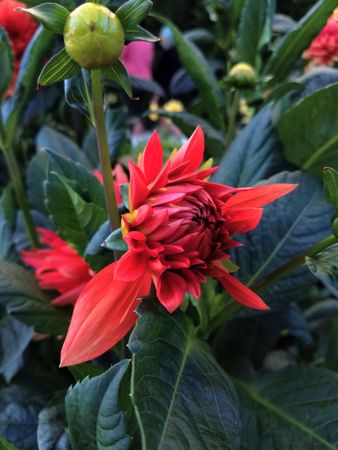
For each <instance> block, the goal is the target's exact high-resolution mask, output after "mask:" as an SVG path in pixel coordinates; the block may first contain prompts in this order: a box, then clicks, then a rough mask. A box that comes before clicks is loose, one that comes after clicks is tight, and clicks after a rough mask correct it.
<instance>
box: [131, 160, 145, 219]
mask: <svg viewBox="0 0 338 450" xmlns="http://www.w3.org/2000/svg"><path fill="white" fill-rule="evenodd" d="M129 173H130V184H129V209H130V211H132V210H134V209H136V208H138V207H139V206H141V204H142V203H143V202H144V200H145V199H146V198H147V197H148V194H149V191H148V188H147V183H146V181H145V179H144V175H143V173H142V171H141V169H140V168H139V167H137V166H136V165H135V164H134V163H133V162H132V161H129Z"/></svg>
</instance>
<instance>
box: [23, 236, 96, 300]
mask: <svg viewBox="0 0 338 450" xmlns="http://www.w3.org/2000/svg"><path fill="white" fill-rule="evenodd" d="M37 231H38V233H39V237H40V243H41V244H42V245H45V246H47V248H41V249H40V248H37V249H32V250H24V251H22V252H21V258H22V260H23V261H24V262H25V263H26V264H28V265H29V266H32V267H34V268H35V269H36V270H35V276H36V278H37V279H38V280H39V286H40V288H41V289H45V290H50V291H57V292H59V294H60V295H58V296H57V297H56V298H55V299H54V300H53V301H52V303H53V304H54V305H55V306H65V305H74V304H75V302H76V300H77V298H78V296H79V295H80V293H81V291H82V289H83V288H84V287H85V285H86V284H87V283H88V281H89V280H90V279H91V278H92V277H93V275H94V272H93V271H92V270H91V269H90V267H89V264H88V263H87V262H86V261H85V260H84V259H83V258H82V257H81V256H80V255H79V254H78V253H77V252H76V251H75V250H74V249H73V248H72V247H71V246H70V245H69V244H67V242H65V241H64V240H63V239H61V238H60V237H59V236H58V235H57V234H56V233H55V231H53V230H47V229H45V228H38V229H37Z"/></svg>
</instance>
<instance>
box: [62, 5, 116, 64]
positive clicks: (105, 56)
mask: <svg viewBox="0 0 338 450" xmlns="http://www.w3.org/2000/svg"><path fill="white" fill-rule="evenodd" d="M63 37H64V41H65V48H66V51H67V53H68V55H69V56H70V57H71V58H72V59H73V60H74V61H76V62H77V63H78V64H79V65H80V66H81V67H85V68H86V69H100V68H103V67H107V66H109V65H111V64H112V63H113V61H114V60H116V59H118V58H119V56H120V55H121V53H122V50H123V46H124V30H123V26H122V24H121V22H120V19H119V18H118V17H117V16H116V15H115V14H114V13H112V12H111V11H110V10H109V9H108V8H106V7H105V6H102V5H98V4H96V3H84V4H83V5H81V6H79V7H78V8H76V9H74V11H73V12H71V13H70V14H69V16H68V18H67V21H66V24H65V28H64V33H63Z"/></svg>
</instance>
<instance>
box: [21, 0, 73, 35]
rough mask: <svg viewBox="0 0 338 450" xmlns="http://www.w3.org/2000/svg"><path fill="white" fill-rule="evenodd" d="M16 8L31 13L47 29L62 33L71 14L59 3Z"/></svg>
mask: <svg viewBox="0 0 338 450" xmlns="http://www.w3.org/2000/svg"><path fill="white" fill-rule="evenodd" d="M16 10H17V11H23V12H25V13H27V14H29V15H31V16H32V17H34V19H35V20H36V21H37V22H39V24H40V25H42V26H43V27H44V28H46V30H48V31H51V32H52V33H56V34H61V35H62V34H63V30H64V27H65V24H66V21H67V18H68V16H69V14H70V12H69V11H68V9H66V8H64V7H63V6H61V5H59V4H57V3H41V5H37V6H34V7H32V8H17V9H16Z"/></svg>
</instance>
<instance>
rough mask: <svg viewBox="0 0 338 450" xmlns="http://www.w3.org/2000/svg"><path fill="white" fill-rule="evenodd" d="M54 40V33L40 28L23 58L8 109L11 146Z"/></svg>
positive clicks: (7, 123) (7, 134)
mask: <svg viewBox="0 0 338 450" xmlns="http://www.w3.org/2000/svg"><path fill="white" fill-rule="evenodd" d="M53 42H54V35H53V34H52V33H50V32H49V31H46V30H44V29H42V28H40V29H39V30H38V31H37V32H36V33H35V35H34V37H33V39H32V40H31V41H30V43H29V45H28V47H27V48H26V50H25V53H24V55H23V58H22V60H21V65H20V71H19V74H18V78H17V81H16V86H15V92H14V95H13V96H12V97H11V98H10V100H9V102H8V111H6V118H5V124H6V139H7V144H8V146H9V147H11V146H12V145H13V142H14V140H15V138H16V137H17V136H18V133H17V130H18V127H19V124H20V120H21V118H22V115H23V114H24V112H25V111H26V106H27V104H28V102H29V101H30V100H31V98H32V96H33V95H34V94H35V93H36V82H37V79H38V76H39V73H40V70H41V67H42V65H43V62H44V60H45V58H46V57H47V55H48V53H49V51H50V50H51V47H52V45H53Z"/></svg>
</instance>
